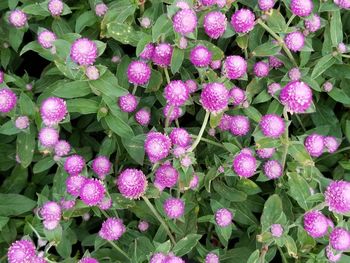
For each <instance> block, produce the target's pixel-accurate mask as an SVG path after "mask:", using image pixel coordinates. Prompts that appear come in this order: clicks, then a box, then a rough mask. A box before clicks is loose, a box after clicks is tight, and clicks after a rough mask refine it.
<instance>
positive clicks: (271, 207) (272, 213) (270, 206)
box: [261, 194, 283, 231]
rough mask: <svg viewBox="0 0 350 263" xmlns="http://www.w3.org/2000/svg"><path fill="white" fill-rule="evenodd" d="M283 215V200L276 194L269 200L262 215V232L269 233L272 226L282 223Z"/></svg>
mask: <svg viewBox="0 0 350 263" xmlns="http://www.w3.org/2000/svg"><path fill="white" fill-rule="evenodd" d="M282 215H283V208H282V200H281V198H280V197H279V196H278V195H276V194H274V195H271V196H270V197H269V199H267V201H266V202H265V205H264V210H263V213H262V215H261V226H262V231H267V230H268V229H269V228H270V226H271V225H272V224H277V223H280V218H281V217H282Z"/></svg>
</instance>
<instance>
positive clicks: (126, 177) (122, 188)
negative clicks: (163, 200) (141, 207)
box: [117, 168, 147, 199]
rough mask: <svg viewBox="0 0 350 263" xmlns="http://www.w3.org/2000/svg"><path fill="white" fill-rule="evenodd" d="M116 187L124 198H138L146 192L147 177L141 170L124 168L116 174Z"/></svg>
mask: <svg viewBox="0 0 350 263" xmlns="http://www.w3.org/2000/svg"><path fill="white" fill-rule="evenodd" d="M117 187H118V190H119V192H120V193H121V194H122V196H124V197H125V198H128V199H139V198H140V197H141V196H143V195H144V194H145V192H146V189H147V178H146V176H145V174H144V173H143V172H142V171H141V170H137V169H130V168H129V169H125V170H124V171H123V172H121V174H120V175H119V176H118V179H117Z"/></svg>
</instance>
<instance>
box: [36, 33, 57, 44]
mask: <svg viewBox="0 0 350 263" xmlns="http://www.w3.org/2000/svg"><path fill="white" fill-rule="evenodd" d="M56 39H57V37H56V35H55V33H53V32H51V31H49V30H44V31H42V32H40V33H39V34H38V42H39V44H40V46H42V47H43V48H51V47H52V46H53V42H54V41H55V40H56Z"/></svg>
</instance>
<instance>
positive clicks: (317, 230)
mask: <svg viewBox="0 0 350 263" xmlns="http://www.w3.org/2000/svg"><path fill="white" fill-rule="evenodd" d="M304 229H305V231H306V232H307V233H308V234H309V235H310V236H312V237H313V238H319V237H323V236H325V235H326V234H327V232H328V221H327V217H325V216H324V215H323V214H322V213H321V212H320V211H310V212H307V213H305V214H304Z"/></svg>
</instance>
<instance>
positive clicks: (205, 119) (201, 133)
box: [187, 111, 210, 152]
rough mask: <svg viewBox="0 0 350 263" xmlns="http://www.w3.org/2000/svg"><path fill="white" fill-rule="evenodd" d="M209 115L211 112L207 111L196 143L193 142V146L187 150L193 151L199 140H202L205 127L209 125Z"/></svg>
mask: <svg viewBox="0 0 350 263" xmlns="http://www.w3.org/2000/svg"><path fill="white" fill-rule="evenodd" d="M209 116H210V112H209V111H206V112H205V116H204V120H203V123H202V127H201V129H200V131H199V133H198V136H197V138H196V140H195V141H194V143H193V144H192V146H191V147H190V148H189V149H188V150H187V151H188V152H192V151H193V150H194V149H196V147H197V145H198V144H199V142H200V141H201V138H202V136H203V133H204V130H205V127H206V126H207V123H208V120H209Z"/></svg>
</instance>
